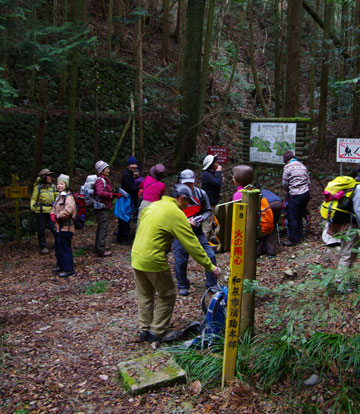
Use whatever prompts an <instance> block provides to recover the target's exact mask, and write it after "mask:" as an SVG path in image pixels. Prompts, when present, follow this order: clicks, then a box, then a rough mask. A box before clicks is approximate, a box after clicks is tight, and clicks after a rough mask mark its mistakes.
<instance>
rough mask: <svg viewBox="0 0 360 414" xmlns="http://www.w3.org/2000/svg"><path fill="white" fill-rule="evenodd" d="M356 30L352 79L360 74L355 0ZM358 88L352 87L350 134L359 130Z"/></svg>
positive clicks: (359, 14)
mask: <svg viewBox="0 0 360 414" xmlns="http://www.w3.org/2000/svg"><path fill="white" fill-rule="evenodd" d="M354 26H355V28H356V30H355V34H354V42H353V43H354V52H353V53H354V55H355V56H356V59H355V62H354V68H353V76H354V78H356V77H358V76H359V74H360V56H359V43H360V33H359V31H360V0H356V3H355V22H354ZM359 93H360V87H359V84H358V83H355V84H354V85H353V108H352V132H353V134H357V133H358V130H359V119H360V96H359Z"/></svg>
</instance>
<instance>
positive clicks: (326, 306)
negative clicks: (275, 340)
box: [244, 266, 360, 342]
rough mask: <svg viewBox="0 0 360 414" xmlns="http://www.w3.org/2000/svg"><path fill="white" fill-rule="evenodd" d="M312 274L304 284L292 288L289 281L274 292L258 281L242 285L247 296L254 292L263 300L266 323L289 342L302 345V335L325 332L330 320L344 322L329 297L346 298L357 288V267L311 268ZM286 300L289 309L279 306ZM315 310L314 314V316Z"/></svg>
mask: <svg viewBox="0 0 360 414" xmlns="http://www.w3.org/2000/svg"><path fill="white" fill-rule="evenodd" d="M310 268H311V270H312V274H311V276H310V277H308V278H307V279H306V281H305V282H303V283H299V284H295V283H294V282H293V281H290V282H288V283H285V284H281V285H278V286H276V287H275V288H273V289H269V288H266V287H264V286H260V285H259V283H258V282H257V281H253V282H251V281H249V280H245V281H244V289H245V291H246V292H256V294H258V295H259V296H261V297H264V296H266V297H267V299H268V300H267V302H266V307H267V308H268V310H269V312H268V313H267V315H266V316H267V318H266V320H265V323H266V324H268V325H270V326H271V328H272V329H278V328H284V329H285V332H286V333H285V337H286V340H287V341H288V342H291V341H294V340H295V341H298V340H301V341H303V342H305V334H306V333H307V332H309V331H310V332H311V331H314V330H315V329H319V328H321V329H325V328H326V327H327V326H328V323H329V320H338V321H340V320H343V321H345V320H346V319H345V315H344V313H343V312H342V309H341V308H339V307H338V306H336V302H334V301H333V300H332V295H338V296H339V297H346V296H347V295H349V293H353V291H354V289H355V288H357V287H358V286H359V284H360V279H359V270H360V269H359V267H358V266H354V268H353V269H350V270H348V269H343V270H342V271H339V270H338V269H330V268H329V269H326V268H323V267H322V266H310ZM359 296H360V291H359V289H358V290H357V292H356V293H355V301H356V303H357V301H358V300H359ZM284 298H286V300H287V303H288V306H286V307H283V306H281V303H282V301H283V300H284ZM314 309H316V312H314Z"/></svg>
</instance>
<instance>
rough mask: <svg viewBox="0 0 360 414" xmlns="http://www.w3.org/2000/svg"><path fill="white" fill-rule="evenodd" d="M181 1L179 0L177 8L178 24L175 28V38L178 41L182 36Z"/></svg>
mask: <svg viewBox="0 0 360 414" xmlns="http://www.w3.org/2000/svg"><path fill="white" fill-rule="evenodd" d="M181 1H182V0H178V2H177V4H178V6H177V10H176V26H175V30H174V34H173V36H174V38H175V39H176V40H177V41H178V40H179V36H180V21H181Z"/></svg>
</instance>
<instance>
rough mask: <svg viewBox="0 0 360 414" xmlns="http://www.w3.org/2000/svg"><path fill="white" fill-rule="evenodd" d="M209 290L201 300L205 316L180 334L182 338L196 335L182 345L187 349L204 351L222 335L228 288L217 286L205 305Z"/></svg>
mask: <svg viewBox="0 0 360 414" xmlns="http://www.w3.org/2000/svg"><path fill="white" fill-rule="evenodd" d="M210 289H212V288H209V289H207V290H206V291H205V293H204V295H203V297H202V299H201V308H202V310H203V312H204V314H205V317H204V319H203V321H202V322H199V321H195V322H192V323H191V324H190V325H189V326H188V327H187V328H185V329H184V331H183V333H182V336H183V337H186V336H187V335H189V334H190V333H197V334H198V336H197V337H196V338H194V339H191V340H189V341H186V342H185V344H184V345H185V347H187V348H191V347H196V348H201V349H204V348H206V347H208V346H210V345H211V344H212V343H213V342H214V340H215V339H216V338H217V337H219V336H223V335H224V332H225V323H226V306H227V298H228V287H224V286H220V285H218V289H219V290H218V291H217V292H216V293H214V294H213V296H212V297H211V299H210V302H209V304H208V305H207V303H206V298H207V296H208V294H209V292H210Z"/></svg>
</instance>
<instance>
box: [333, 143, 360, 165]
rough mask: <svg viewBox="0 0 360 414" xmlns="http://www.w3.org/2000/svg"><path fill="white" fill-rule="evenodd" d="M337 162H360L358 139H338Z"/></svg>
mask: <svg viewBox="0 0 360 414" xmlns="http://www.w3.org/2000/svg"><path fill="white" fill-rule="evenodd" d="M336 161H337V162H355V163H357V162H360V139H359V138H338V139H337V148H336Z"/></svg>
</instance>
